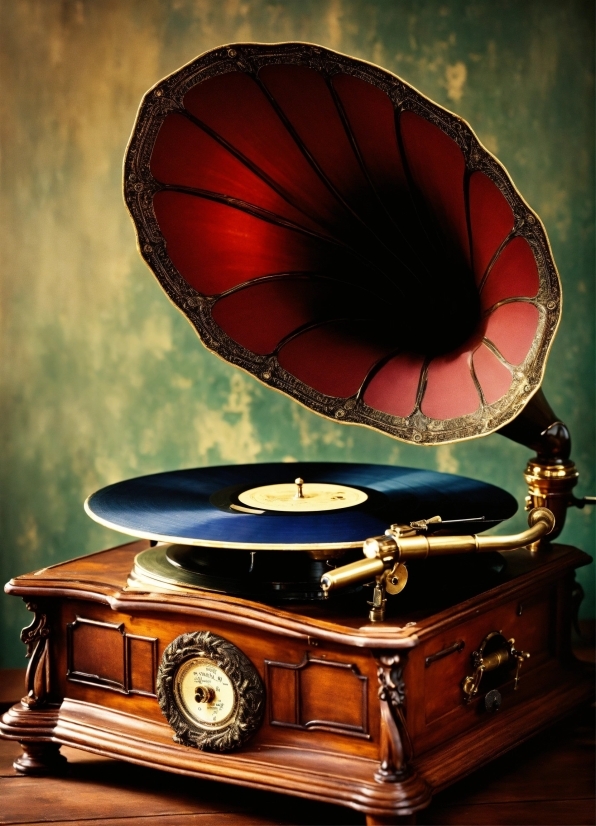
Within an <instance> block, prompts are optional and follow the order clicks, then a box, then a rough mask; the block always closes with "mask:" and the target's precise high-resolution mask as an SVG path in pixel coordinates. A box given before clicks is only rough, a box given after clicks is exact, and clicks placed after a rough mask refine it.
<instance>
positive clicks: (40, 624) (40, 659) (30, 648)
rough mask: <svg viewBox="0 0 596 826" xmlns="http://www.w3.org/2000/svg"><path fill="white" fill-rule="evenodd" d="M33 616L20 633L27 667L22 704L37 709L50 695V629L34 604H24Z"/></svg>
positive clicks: (42, 614)
mask: <svg viewBox="0 0 596 826" xmlns="http://www.w3.org/2000/svg"><path fill="white" fill-rule="evenodd" d="M25 604H26V606H27V610H28V611H32V612H33V613H34V614H35V616H34V618H33V621H32V622H31V624H30V625H28V626H27V627H26V628H23V630H22V631H21V642H23V643H24V644H25V645H26V646H27V655H26V656H27V657H28V658H29V665H28V667H27V674H26V676H25V691H26V692H27V693H26V695H25V696H24V697H23V699H22V703H23V704H24V705H26V706H28V707H29V708H39V706H43V705H45V704H46V703H47V701H48V695H49V693H50V656H49V651H48V642H49V636H50V628H49V625H48V619H47V616H46V615H45V614H44V613H43V612H42V611H40V609H39V607H38V605H37V604H36V603H34V602H27V603H25Z"/></svg>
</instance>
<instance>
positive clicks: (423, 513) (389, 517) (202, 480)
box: [85, 462, 517, 553]
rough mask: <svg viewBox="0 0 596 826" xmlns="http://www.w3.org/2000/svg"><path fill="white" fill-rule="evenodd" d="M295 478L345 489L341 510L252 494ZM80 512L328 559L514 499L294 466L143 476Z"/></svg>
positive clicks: (341, 468) (149, 532)
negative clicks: (421, 522)
mask: <svg viewBox="0 0 596 826" xmlns="http://www.w3.org/2000/svg"><path fill="white" fill-rule="evenodd" d="M295 478H299V479H300V480H301V481H303V484H304V491H305V492H308V491H309V486H311V485H312V486H313V488H312V490H315V489H318V490H326V492H327V493H329V491H331V495H333V493H335V495H337V492H338V490H340V491H341V490H343V491H344V492H345V495H346V496H348V497H349V502H348V504H347V506H346V500H342V501H341V505H342V507H341V509H332V508H329V507H325V509H324V510H318V509H317V510H310V511H306V512H300V510H299V509H295V508H292V507H290V508H289V509H288V508H287V501H288V500H287V498H286V500H285V501H286V506H284V508H283V509H281V510H280V509H271V508H269V509H266V508H265V507H263V501H262V498H261V499H260V498H259V495H258V494H257V493H256V491H259V490H261V493H262V489H263V488H265V489H267V488H269V487H270V486H273V488H277V489H278V491H279V487H278V486H283V490H284V491H285V493H284V496H287V495H288V493H289V492H291V491H293V490H294V489H295V488H296V485H295V482H294V479H295ZM317 486H318V488H317ZM266 492H267V491H266V490H265V493H266ZM269 492H270V491H269ZM247 494H248V495H247ZM292 495H294V494H292ZM274 498H275V497H274ZM323 498H324V497H323ZM282 499H283V497H282ZM332 501H333V500H332ZM259 503H260V504H259ZM85 508H86V510H87V513H88V514H89V515H90V516H91V517H92V518H93V519H95V520H96V521H97V522H100V523H101V524H103V525H106V526H107V527H110V528H114V529H116V530H118V531H121V532H123V533H126V534H129V535H132V536H139V537H143V538H146V539H153V540H157V541H164V542H176V543H182V544H184V545H197V546H202V547H209V548H226V549H231V550H233V549H236V550H249V551H256V550H263V551H265V550H266V551H317V552H320V551H326V550H328V551H329V552H330V553H332V552H333V551H337V550H341V549H349V548H358V547H360V546H361V545H362V542H363V541H364V540H365V539H366V538H367V537H369V536H375V535H378V534H380V533H383V531H384V530H385V529H386V528H387V526H388V525H389V524H391V523H393V522H410V521H412V520H416V519H424V518H428V517H432V516H434V515H436V514H439V515H440V516H441V517H442V519H443V520H460V519H467V520H468V521H466V522H465V523H462V525H460V526H458V525H454V526H453V528H452V531H451V532H452V533H470V532H479V531H482V530H484V529H486V528H487V527H489V526H492V525H494V524H495V523H497V522H500V521H502V520H504V519H508V518H509V517H510V516H512V515H513V514H514V513H515V511H516V509H517V503H516V501H515V499H514V498H513V497H512V496H511V495H510V494H508V493H506V492H505V491H503V490H501V489H500V488H497V487H496V486H494V485H489V484H486V483H484V482H478V481H476V480H473V479H468V478H466V477H462V476H454V475H451V474H446V473H437V472H434V471H428V470H417V469H414V468H404V467H390V466H387V465H372V464H344V463H328V462H299V463H296V464H291V465H289V464H279V463H269V464H258V465H230V466H222V467H209V468H197V469H191V470H177V471H171V472H167V473H158V474H154V475H152V476H142V477H139V478H136V479H130V480H127V481H123V482H118V483H116V484H114V485H110V486H108V487H106V488H103V489H102V490H100V491H98V492H97V493H94V494H93V495H92V496H90V497H89V499H88V500H87V502H86V503H85ZM470 520H472V521H470Z"/></svg>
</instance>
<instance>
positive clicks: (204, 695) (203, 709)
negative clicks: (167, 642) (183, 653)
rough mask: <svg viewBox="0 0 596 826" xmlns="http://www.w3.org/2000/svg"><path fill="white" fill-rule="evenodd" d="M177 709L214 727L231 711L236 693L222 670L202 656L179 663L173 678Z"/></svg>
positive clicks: (221, 723)
mask: <svg viewBox="0 0 596 826" xmlns="http://www.w3.org/2000/svg"><path fill="white" fill-rule="evenodd" d="M174 691H175V693H176V699H177V700H178V703H179V707H180V710H181V711H182V712H183V714H185V715H186V717H188V719H189V720H190V721H191V723H198V724H199V725H201V726H210V727H212V728H218V727H221V726H223V725H224V724H225V722H226V720H228V719H229V718H230V715H231V714H232V713H233V711H234V707H235V705H236V692H235V690H234V686H233V685H232V682H231V680H230V678H229V677H228V675H227V674H226V672H225V671H223V670H222V669H221V668H219V667H218V666H217V665H215V663H214V662H212V660H209V659H206V658H204V657H193V658H192V659H191V660H187V661H186V662H184V663H182V665H181V666H180V668H179V669H178V671H177V673H176V677H175V679H174Z"/></svg>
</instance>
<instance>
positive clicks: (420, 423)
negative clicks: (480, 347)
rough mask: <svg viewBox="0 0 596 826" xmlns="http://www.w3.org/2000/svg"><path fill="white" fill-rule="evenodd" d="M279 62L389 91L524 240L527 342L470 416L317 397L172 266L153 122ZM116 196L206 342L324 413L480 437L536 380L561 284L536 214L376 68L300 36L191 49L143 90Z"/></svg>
mask: <svg viewBox="0 0 596 826" xmlns="http://www.w3.org/2000/svg"><path fill="white" fill-rule="evenodd" d="M282 63H283V64H300V65H303V66H307V67H311V68H313V69H316V70H317V71H319V72H322V73H323V74H325V75H327V76H329V77H331V76H333V75H334V74H336V73H338V72H343V73H346V74H349V75H352V76H354V77H357V78H360V79H362V80H364V81H366V82H368V83H371V84H372V85H374V86H376V87H377V88H378V89H381V90H382V91H384V92H385V93H386V94H387V95H388V96H389V98H390V100H391V101H392V102H393V105H394V107H395V110H396V112H402V111H406V110H408V111H412V112H415V113H417V114H419V115H421V116H422V117H424V118H425V119H427V120H428V121H430V122H431V123H433V124H434V125H436V126H437V127H438V128H439V129H441V130H442V131H443V132H444V133H445V134H446V135H448V136H449V137H450V138H452V139H453V140H454V141H455V142H456V143H457V145H458V146H459V148H460V149H461V151H462V153H463V155H464V158H465V162H466V167H467V170H468V172H473V171H476V170H479V171H482V172H483V173H484V174H485V175H487V176H488V177H489V178H490V179H491V180H492V181H493V182H494V184H495V185H496V186H497V187H498V189H499V190H500V191H501V193H502V194H503V195H504V197H505V199H506V200H507V203H508V204H509V206H510V207H511V209H512V211H513V214H514V221H515V223H514V229H513V232H512V237H513V236H521V237H523V238H525V239H526V241H527V242H528V244H529V245H530V247H531V249H532V252H533V254H534V259H535V261H536V265H537V268H538V273H539V280H540V287H539V291H538V294H537V295H536V297H535V298H533V299H524V301H527V302H528V303H531V304H533V305H534V306H535V307H536V308H537V309H538V312H539V321H538V331H537V334H536V336H535V339H534V343H533V345H532V347H531V349H530V351H529V353H528V355H527V357H526V359H525V360H524V362H523V363H522V364H520V365H518V366H516V367H515V368H514V370H513V381H512V385H511V388H510V390H509V391H508V392H507V394H506V396H505V397H503V398H502V399H499V400H498V401H496V402H494V403H493V404H486V403H485V402H484V400H481V403H480V406H479V408H478V409H477V410H476V411H475V412H474V413H472V414H469V415H466V416H461V417H458V418H453V419H445V420H440V419H430V418H428V417H427V416H425V415H424V413H422V411H421V410H420V407H419V406H417V407H416V409H415V410H414V412H413V413H412V414H410V415H409V416H408V417H405V418H404V417H400V416H393V415H390V414H387V413H383V412H381V411H378V410H375V409H373V408H371V407H369V406H368V405H367V404H365V402H364V401H363V399H362V398H361V397H360V396H359V394H356V395H354V396H352V397H349V398H337V397H332V396H327V395H325V394H323V393H320V392H318V391H316V390H314V389H313V388H311V387H309V386H308V385H306V384H305V383H303V382H302V381H300V380H299V379H297V378H296V377H295V376H293V375H292V374H290V373H288V372H287V371H286V370H284V369H283V368H282V367H281V365H280V364H279V362H278V360H277V358H276V357H275V356H260V355H256V354H254V353H252V352H250V351H249V350H247V349H245V348H244V347H242V346H240V345H239V344H237V343H236V342H235V341H233V340H232V339H231V338H230V337H229V336H228V335H226V333H224V332H223V330H221V329H220V327H219V326H218V325H217V324H216V323H215V321H214V319H213V317H212V314H211V313H212V308H213V306H214V304H215V302H216V300H217V296H208V295H202V294H201V293H198V292H197V291H196V290H195V289H193V288H192V287H191V286H190V285H189V284H188V283H187V282H186V281H185V280H184V278H183V277H182V276H181V274H180V273H179V272H178V270H177V269H176V267H175V266H174V265H173V263H172V261H171V260H170V258H169V256H168V253H167V249H166V242H165V239H164V237H163V234H162V232H161V230H160V228H159V225H158V223H157V220H156V217H155V213H154V210H153V196H154V194H155V193H156V192H157V191H159V190H160V189H161V188H162V185H161V184H160V183H159V182H158V181H157V180H156V179H155V178H154V177H153V175H152V174H151V171H150V160H151V153H152V151H153V146H154V144H155V140H156V138H157V134H158V132H159V129H160V127H161V124H162V123H163V121H164V119H165V118H166V116H167V115H168V114H169V113H171V112H176V111H181V110H182V109H183V98H184V95H185V94H186V92H187V91H188V90H189V89H190V88H191V87H193V86H194V85H196V84H197V83H200V82H203V81H204V80H207V79H209V78H211V77H214V76H216V75H220V74H225V73H227V72H245V73H248V74H252V75H255V74H256V73H257V72H258V71H259V69H261V68H262V67H263V66H266V65H270V64H282ZM124 198H125V201H126V205H127V207H128V209H129V211H130V214H131V217H132V219H133V221H134V224H135V227H136V230H137V237H138V247H139V251H140V253H141V255H142V257H143V258H144V260H145V261H146V263H147V264H148V265H149V267H150V268H151V269H152V271H153V272H154V274H155V276H156V277H157V280H158V281H159V283H160V284H161V286H162V287H163V289H164V290H165V292H166V293H167V295H168V297H169V298H170V299H171V301H172V302H173V303H174V304H175V305H176V306H177V307H178V309H179V310H180V311H181V312H182V313H183V314H184V315H185V316H186V317H187V319H188V320H189V321H190V323H191V324H192V325H193V327H194V328H195V330H196V332H197V333H198V335H199V338H200V339H201V341H202V342H203V344H204V345H205V346H206V347H207V349H209V350H210V351H211V352H213V353H215V354H216V355H218V356H220V357H221V358H222V359H224V360H225V361H228V362H230V363H231V364H233V365H235V366H236V367H239V368H241V369H243V370H245V371H246V372H248V373H250V374H252V375H253V376H254V377H255V378H257V379H258V380H260V381H261V382H263V383H264V384H266V385H268V386H270V387H273V388H274V389H276V390H279V391H280V392H282V393H284V394H286V395H288V396H290V397H291V398H293V399H294V400H295V401H297V402H299V403H300V404H303V405H304V406H305V407H307V408H309V409H310V410H313V411H314V412H316V413H318V414H320V415H322V416H325V417H326V418H329V419H334V420H336V421H339V422H341V423H343V424H359V425H363V426H366V427H370V428H373V429H375V430H379V431H382V432H384V433H387V434H388V435H390V436H393V437H394V438H396V439H399V440H401V441H405V442H413V443H415V444H421V445H431V444H441V443H448V442H454V441H460V440H463V439H471V438H476V437H479V436H484V435H487V434H489V433H492V432H494V431H495V430H498V429H499V428H501V427H503V426H504V425H506V424H508V423H509V422H510V421H512V420H513V419H514V418H515V417H516V416H517V415H518V414H519V413H520V412H521V411H522V409H523V408H524V407H525V405H526V404H527V402H528V401H529V400H530V398H531V397H532V396H533V395H534V393H535V392H536V391H537V390H538V389H539V387H540V384H541V381H542V378H543V374H544V369H545V364H546V358H547V356H548V352H549V350H550V346H551V343H552V340H553V337H554V335H555V332H556V330H557V327H558V324H559V319H560V313H561V287H560V281H559V276H558V273H557V269H556V266H555V263H554V260H553V257H552V253H551V250H550V245H549V242H548V238H547V235H546V231H545V229H544V227H543V225H542V223H541V221H540V219H539V217H538V216H537V215H536V213H535V212H533V211H532V210H531V209H530V207H529V206H528V205H527V203H526V202H525V201H524V199H523V197H522V196H521V194H520V193H519V192H518V190H517V189H516V188H515V186H514V184H513V182H512V181H511V178H510V177H509V175H508V173H507V171H506V170H505V168H504V167H503V166H502V165H501V164H500V163H499V161H498V160H497V159H496V158H495V157H494V156H493V155H492V154H491V153H490V152H489V151H488V150H487V149H486V148H485V147H484V146H482V144H481V143H480V141H479V140H478V138H477V137H476V135H475V134H474V132H473V131H472V129H471V127H470V126H469V125H468V124H467V123H466V121H464V120H463V119H462V118H460V117H458V116H457V115H455V114H453V113H451V112H449V111H448V110H446V109H444V108H443V107H441V106H439V105H438V104H436V103H434V102H433V101H431V100H430V99H429V98H427V97H425V96H424V95H423V94H421V93H420V92H418V91H417V90H416V89H415V88H413V87H412V86H410V85H409V84H407V83H405V81H403V80H401V79H400V78H399V77H397V76H396V75H394V74H392V73H391V72H388V71H386V70H384V69H381V68H380V67H378V66H375V65H373V64H371V63H367V62H365V61H362V60H358V59H356V58H352V57H348V56H346V55H342V54H339V53H337V52H334V51H331V50H329V49H324V48H322V47H320V46H316V45H311V44H308V43H279V44H256V43H241V44H234V45H229V46H222V47H219V48H217V49H214V50H212V51H210V52H207V53H205V54H203V55H201V56H200V57H198V58H196V59H195V60H193V61H192V62H190V63H188V64H187V65H186V66H183V67H182V68H181V69H179V70H178V71H177V72H174V73H173V74H171V75H170V76H168V77H166V78H165V79H164V80H162V81H160V82H159V83H158V84H157V85H156V86H154V87H153V88H152V89H151V90H149V92H147V94H146V95H145V97H144V99H143V102H142V104H141V106H140V109H139V114H138V117H137V122H136V124H135V126H134V129H133V132H132V136H131V139H130V142H129V145H128V149H127V153H126V157H125V163H124ZM506 301H507V300H506Z"/></svg>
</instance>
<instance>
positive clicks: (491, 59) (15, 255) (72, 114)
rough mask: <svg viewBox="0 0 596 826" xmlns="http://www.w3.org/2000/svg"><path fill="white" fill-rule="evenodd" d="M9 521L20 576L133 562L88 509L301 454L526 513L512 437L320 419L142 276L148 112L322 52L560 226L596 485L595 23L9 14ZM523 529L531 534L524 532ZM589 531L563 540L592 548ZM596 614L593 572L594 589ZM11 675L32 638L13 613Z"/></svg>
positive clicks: (397, 13)
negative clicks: (92, 562) (112, 491)
mask: <svg viewBox="0 0 596 826" xmlns="http://www.w3.org/2000/svg"><path fill="white" fill-rule="evenodd" d="M1 13H2V18H1V20H0V37H1V39H2V57H1V60H2V63H1V71H2V111H1V120H2V124H1V127H0V128H1V130H2V133H1V134H2V177H3V195H2V215H1V225H2V226H1V230H0V231H1V233H2V236H1V239H0V250H1V253H0V261H1V263H2V287H1V289H2V322H1V324H2V327H1V336H2V360H1V367H0V370H1V383H2V408H1V410H0V430H1V438H2V467H1V485H2V524H1V534H0V536H1V542H2V545H1V552H0V572H1V574H2V576H3V580H4V581H6V580H7V579H8V578H9V577H10V576H11V575H14V574H17V573H22V572H24V571H27V570H31V569H34V568H38V567H41V566H43V565H47V564H51V563H55V562H58V561H60V560H62V559H66V558H68V557H71V556H75V555H80V554H84V553H88V552H90V551H94V550H98V549H100V548H102V547H107V546H109V545H110V544H117V543H118V542H120V541H121V537H120V535H118V534H114V533H113V532H111V531H108V530H106V529H103V528H101V527H99V526H97V525H96V524H95V523H93V522H91V520H89V519H88V518H87V516H86V515H85V514H84V512H83V508H82V503H83V500H84V499H85V497H86V496H87V495H88V494H89V493H91V492H92V491H94V490H95V489H97V488H99V487H101V486H103V485H106V484H108V483H110V482H115V481H117V480H119V479H123V478H126V477H129V476H134V475H137V474H144V473H151V472H154V471H160V470H166V469H173V468H182V467H191V466H195V465H209V464H215V463H233V462H253V461H254V462H258V461H271V460H285V461H291V460H292V459H315V458H316V459H329V460H342V459H345V460H350V461H375V462H390V463H400V464H405V465H416V466H419V467H427V468H436V469H439V470H444V471H451V472H459V473H464V474H467V475H470V476H474V477H477V478H479V479H484V480H488V481H491V482H495V483H497V484H499V485H502V486H503V487H505V488H506V489H508V490H509V491H511V492H512V493H513V494H515V495H516V496H517V498H518V499H519V500H520V501H522V499H523V496H524V486H523V481H522V469H523V467H524V465H525V462H526V459H527V458H528V456H529V453H528V451H527V450H526V449H524V448H523V447H520V446H519V445H515V444H513V443H511V442H508V441H507V440H506V439H504V438H503V437H500V436H498V435H494V436H490V437H488V438H485V439H482V440H479V441H473V442H468V443H462V444H458V445H450V446H444V447H440V448H438V449H432V448H416V447H414V446H406V445H403V444H401V443H399V442H396V441H393V440H391V439H390V438H388V437H386V436H383V435H380V434H376V433H373V432H371V431H368V430H364V429H360V428H356V427H344V426H341V425H339V424H337V423H333V422H327V421H325V420H323V419H321V418H319V417H317V416H315V415H314V414H312V413H310V412H308V411H306V410H304V409H302V408H301V407H299V406H298V405H297V404H295V403H293V402H291V401H290V400H288V399H286V398H285V397H282V396H280V395H279V394H277V393H275V392H273V391H272V390H269V389H267V388H265V387H263V386H261V385H259V384H258V383H257V382H256V381H254V380H253V379H252V378H250V377H248V376H246V375H244V374H242V373H240V372H238V371H236V370H234V369H233V368H232V367H230V366H229V365H227V364H225V363H223V362H221V361H219V360H218V359H217V358H215V357H214V356H212V355H210V354H209V353H207V351H206V350H204V349H203V348H202V346H201V345H200V344H199V342H198V339H196V337H195V334H194V333H193V331H192V330H191V328H190V326H189V325H188V324H187V322H186V321H185V320H184V319H183V318H182V316H181V315H179V314H178V312H177V311H176V310H175V309H174V307H173V306H171V305H170V303H169V302H168V301H167V299H166V298H165V296H164V294H163V293H162V291H161V289H160V288H159V287H158V285H157V283H156V282H155V281H154V280H153V277H152V276H151V274H150V273H149V271H148V270H147V269H146V268H145V266H144V264H143V263H142V262H141V260H140V258H139V256H138V254H137V251H136V248H135V238H134V233H133V228H132V224H131V222H130V221H129V219H128V216H127V214H126V212H125V209H124V206H123V204H122V198H121V192H120V190H121V185H120V178H121V163H122V157H123V154H124V149H125V146H126V142H127V139H128V135H129V133H130V130H131V127H132V124H133V121H134V118H135V113H136V108H137V105H138V103H139V101H140V99H141V96H142V95H143V93H144V92H145V91H146V89H148V88H149V87H150V86H151V85H152V84H153V83H155V82H156V81H157V80H159V79H160V78H162V77H163V76H164V75H166V74H168V73H169V72H172V71H174V70H175V69H177V68H178V67H179V66H180V65H182V64H183V63H185V62H187V61H189V60H191V59H192V58H194V57H195V56H196V55H198V54H199V53H201V52H203V51H206V50H207V49H211V48H212V47H214V46H217V45H220V44H222V43H225V42H231V41H240V40H244V41H247V40H258V41H273V42H274V41H279V40H306V41H311V42H317V43H321V44H322V45H324V46H329V47H331V48H333V49H338V50H340V51H343V52H347V53H349V54H353V55H355V56H357V57H362V58H366V59H368V60H372V61H374V62H377V63H379V64H381V65H382V66H384V67H386V68H388V69H390V70H392V71H394V72H396V73H398V74H400V75H401V76H402V77H404V78H405V79H406V80H408V81H409V82H410V83H412V84H414V85H415V86H416V87H418V88H419V89H420V90H421V91H422V92H424V93H425V94H427V95H429V96H430V97H431V98H433V99H434V100H436V101H438V102H439V103H441V104H443V105H445V106H447V107H448V108H451V109H453V110H454V111H456V112H458V113H459V114H461V115H463V116H464V117H465V118H466V119H467V120H468V121H469V122H470V123H471V124H472V126H473V128H474V129H475V130H476V132H477V134H478V135H479V137H480V139H481V140H482V141H483V142H484V143H485V144H486V146H487V147H488V148H489V149H490V150H491V151H493V152H494V153H496V154H497V155H498V157H499V158H500V160H501V161H503V163H504V164H505V165H506V167H507V168H508V169H509V171H510V173H511V175H512V177H513V179H514V181H515V182H516V184H517V186H518V187H519V189H520V190H521V192H522V193H523V195H524V197H525V198H526V200H527V201H528V202H529V203H530V204H531V206H532V207H533V208H534V209H536V210H537V212H538V213H539V215H541V217H542V218H543V220H544V222H545V224H546V227H547V230H548V232H549V235H550V240H551V244H552V247H553V250H554V254H555V258H556V261H557V263H558V267H559V270H560V273H561V277H562V280H563V287H564V295H565V306H564V313H563V322H562V325H561V327H560V331H559V334H558V337H557V340H556V343H555V346H554V349H553V352H552V355H551V357H550V362H549V366H548V370H547V375H546V380H545V390H546V393H547V396H548V397H549V399H550V401H551V404H552V405H553V407H554V408H555V410H556V411H557V413H558V415H559V416H561V417H562V418H563V419H564V420H565V421H567V422H568V423H569V425H570V427H571V431H572V434H573V437H574V458H575V460H576V462H577V464H578V466H579V468H580V470H581V474H582V476H581V480H580V489H581V490H582V491H583V492H590V491H591V492H595V489H596V484H595V479H594V408H595V399H594V317H595V312H594V184H593V181H594V166H593V147H594V103H593V101H594V97H593V61H594V25H593V5H592V3H591V2H589V1H588V2H579V1H578V0H565V2H561V0H556V1H554V2H553V0H524V2H519V0H512V1H511V2H507V0H467V2H466V0H444V1H443V2H440V1H439V0H377V2H371V0H368V2H365V1H364V0H289V1H288V2H283V0H277V1H276V0H78V2H74V0H73V1H72V2H68V1H67V0H63V2H58V0H4V2H3V3H2V12H1ZM523 523H524V517H523V514H519V515H518V517H516V521H515V526H514V527H515V528H516V529H517V528H518V527H521V526H522V525H523ZM594 523H595V520H594V514H593V513H592V514H590V513H589V512H588V509H585V510H584V511H572V512H571V513H570V514H569V517H568V523H567V526H566V528H565V532H564V535H563V538H564V539H565V540H567V541H568V542H572V543H575V544H577V545H580V546H581V547H583V548H585V549H586V550H591V551H592V552H593V551H594ZM581 579H582V582H583V584H584V587H585V588H586V590H587V592H588V599H587V600H586V602H585V604H584V612H585V613H586V615H588V616H589V615H591V614H592V615H593V609H594V591H593V586H592V583H593V573H592V571H591V570H590V569H584V570H583V571H582V572H581ZM0 609H1V610H0V618H1V621H2V628H1V635H2V647H1V651H0V664H1V665H3V666H18V665H20V664H22V663H23V659H22V658H23V648H22V646H21V644H20V642H19V641H18V638H19V630H20V628H21V627H22V626H23V625H24V624H25V623H26V622H27V621H28V615H27V612H26V611H25V609H24V607H23V606H22V604H21V602H20V601H19V600H17V599H15V598H14V597H8V596H5V595H2V597H1V598H0Z"/></svg>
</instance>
